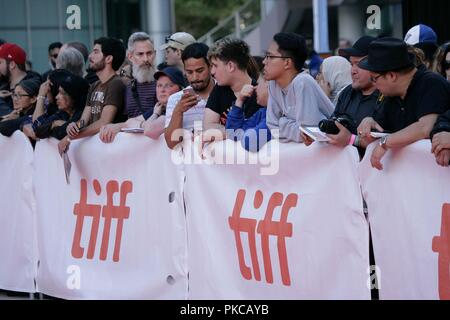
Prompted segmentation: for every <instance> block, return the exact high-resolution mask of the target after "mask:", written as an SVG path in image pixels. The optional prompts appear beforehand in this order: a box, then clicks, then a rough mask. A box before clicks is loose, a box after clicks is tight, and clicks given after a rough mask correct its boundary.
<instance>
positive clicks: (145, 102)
mask: <svg viewBox="0 0 450 320" xmlns="http://www.w3.org/2000/svg"><path fill="white" fill-rule="evenodd" d="M132 85H133V81H132V82H131V83H130V84H129V85H128V86H127V88H126V94H125V108H124V115H126V116H128V118H136V117H138V116H140V115H142V111H141V109H139V106H138V104H137V102H136V99H135V98H134V96H133V92H132ZM136 88H137V92H138V95H139V100H140V101H141V106H142V109H143V110H144V113H146V112H151V114H153V109H154V108H155V105H156V103H157V102H158V100H157V99H156V82H155V81H152V82H150V83H148V82H145V83H138V82H137V81H136Z"/></svg>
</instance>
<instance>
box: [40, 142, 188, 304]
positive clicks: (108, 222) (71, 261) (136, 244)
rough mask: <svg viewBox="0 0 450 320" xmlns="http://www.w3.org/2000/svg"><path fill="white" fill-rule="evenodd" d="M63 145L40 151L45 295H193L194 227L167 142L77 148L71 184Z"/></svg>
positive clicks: (91, 144) (42, 145) (74, 147)
mask: <svg viewBox="0 0 450 320" xmlns="http://www.w3.org/2000/svg"><path fill="white" fill-rule="evenodd" d="M56 144H57V142H56V141H54V140H50V141H42V142H39V143H38V145H37V148H36V152H35V167H36V171H35V173H34V179H35V192H36V197H37V199H39V201H38V206H37V213H38V216H39V221H38V239H39V252H40V267H39V271H38V290H39V291H40V292H43V293H45V294H48V295H51V296H55V297H60V298H66V299H187V287H188V284H187V247H186V227H185V225H186V221H185V216H184V210H183V199H182V190H181V184H180V183H179V182H180V180H179V172H178V170H177V168H176V167H175V166H174V165H173V164H172V162H171V159H170V153H169V151H168V149H167V147H166V146H165V142H164V141H163V139H162V140H160V141H156V142H155V141H151V140H150V139H146V138H143V137H140V136H135V135H126V134H120V135H118V136H117V138H116V141H115V142H114V143H113V144H109V145H105V144H103V143H101V142H100V140H99V138H98V137H97V136H96V137H92V138H89V139H87V140H83V141H81V142H72V145H71V146H70V151H69V153H68V156H69V159H70V161H71V163H72V169H71V175H70V185H67V183H66V179H65V170H64V166H63V160H62V159H61V158H60V156H59V155H58V152H57V146H56Z"/></svg>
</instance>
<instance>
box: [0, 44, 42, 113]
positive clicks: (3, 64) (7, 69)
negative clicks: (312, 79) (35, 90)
mask: <svg viewBox="0 0 450 320" xmlns="http://www.w3.org/2000/svg"><path fill="white" fill-rule="evenodd" d="M26 60H27V54H26V53H25V51H24V50H23V49H22V48H21V47H19V46H18V45H16V44H13V43H4V44H3V45H2V46H0V76H1V77H2V78H3V81H2V83H3V84H2V86H1V87H0V117H1V116H4V115H7V114H9V113H10V112H11V111H12V110H13V101H12V93H13V91H14V88H15V87H16V86H17V84H19V82H21V81H22V80H29V79H32V78H36V81H41V76H40V75H39V74H37V73H35V72H32V71H30V72H27V71H26V69H25V63H26Z"/></svg>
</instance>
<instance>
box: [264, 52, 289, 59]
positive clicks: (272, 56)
mask: <svg viewBox="0 0 450 320" xmlns="http://www.w3.org/2000/svg"><path fill="white" fill-rule="evenodd" d="M277 58H278V59H292V57H288V56H274V55H271V54H270V53H268V52H266V54H265V55H264V60H270V59H277Z"/></svg>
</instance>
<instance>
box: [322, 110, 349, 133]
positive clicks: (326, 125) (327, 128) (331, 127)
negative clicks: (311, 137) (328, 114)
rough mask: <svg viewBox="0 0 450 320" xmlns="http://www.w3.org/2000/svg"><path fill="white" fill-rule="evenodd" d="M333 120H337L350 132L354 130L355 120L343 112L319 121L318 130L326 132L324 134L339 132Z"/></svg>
mask: <svg viewBox="0 0 450 320" xmlns="http://www.w3.org/2000/svg"><path fill="white" fill-rule="evenodd" d="M335 122H339V123H340V124H341V125H343V126H344V127H345V128H347V129H348V130H349V131H350V132H354V131H356V123H355V121H354V120H353V119H352V118H351V117H349V116H348V115H346V114H344V115H341V116H339V117H333V118H331V119H326V120H322V121H320V123H319V129H320V131H322V132H324V133H326V134H333V135H336V134H339V132H340V130H339V128H338V127H337V126H336V123H335Z"/></svg>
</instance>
